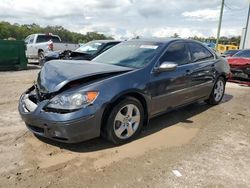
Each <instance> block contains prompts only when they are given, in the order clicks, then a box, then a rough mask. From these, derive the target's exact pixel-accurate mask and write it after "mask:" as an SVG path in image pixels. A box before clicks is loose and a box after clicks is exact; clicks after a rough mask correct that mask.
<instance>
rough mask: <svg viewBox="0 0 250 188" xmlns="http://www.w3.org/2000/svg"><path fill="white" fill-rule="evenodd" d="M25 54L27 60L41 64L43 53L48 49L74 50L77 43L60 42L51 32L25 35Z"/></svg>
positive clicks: (48, 50) (63, 51)
mask: <svg viewBox="0 0 250 188" xmlns="http://www.w3.org/2000/svg"><path fill="white" fill-rule="evenodd" d="M25 43H26V46H27V50H26V56H27V58H28V59H29V61H32V62H37V61H38V63H40V64H41V62H43V61H44V54H45V53H47V52H50V51H60V52H61V53H69V52H71V51H74V50H76V49H77V48H78V47H79V45H78V44H70V43H62V41H61V38H60V37H59V36H58V35H52V34H32V35H29V36H28V37H26V39H25Z"/></svg>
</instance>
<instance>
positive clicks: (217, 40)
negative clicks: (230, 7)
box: [216, 0, 225, 50]
mask: <svg viewBox="0 0 250 188" xmlns="http://www.w3.org/2000/svg"><path fill="white" fill-rule="evenodd" d="M224 2H225V0H222V1H221V8H220V20H219V25H218V30H217V39H216V50H218V44H219V39H220V29H221V22H222V15H223V10H224Z"/></svg>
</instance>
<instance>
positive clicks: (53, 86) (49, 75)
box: [37, 60, 133, 93]
mask: <svg viewBox="0 0 250 188" xmlns="http://www.w3.org/2000/svg"><path fill="white" fill-rule="evenodd" d="M130 70H133V69H132V68H127V67H121V66H116V65H108V64H103V63H95V62H93V61H73V60H55V61H50V62H47V63H45V65H44V66H43V68H42V69H41V71H40V73H39V75H38V78H37V85H38V88H39V90H40V92H42V93H53V92H57V91H59V90H60V89H61V88H62V87H63V86H65V85H66V84H67V83H69V82H71V81H74V80H78V79H82V78H87V77H90V76H98V75H100V76H101V75H103V74H106V73H117V72H121V73H122V72H127V71H130Z"/></svg>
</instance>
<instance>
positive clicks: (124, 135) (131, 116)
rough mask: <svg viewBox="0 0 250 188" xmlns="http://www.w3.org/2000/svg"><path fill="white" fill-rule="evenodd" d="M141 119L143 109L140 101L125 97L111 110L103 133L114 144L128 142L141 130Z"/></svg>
mask: <svg viewBox="0 0 250 188" xmlns="http://www.w3.org/2000/svg"><path fill="white" fill-rule="evenodd" d="M143 120H144V109H143V106H142V104H141V103H140V101H139V100H137V99H135V98H133V97H126V98H124V99H123V100H121V101H120V102H119V103H118V104H117V105H115V106H114V107H113V109H112V110H111V113H110V115H109V116H108V119H107V122H106V125H105V128H104V130H103V131H105V133H104V134H103V135H105V137H106V139H108V140H109V141H111V142H113V143H114V144H116V145H120V144H125V143H128V142H130V141H132V140H133V139H135V138H136V137H137V136H138V134H139V133H140V132H141V129H142V127H143Z"/></svg>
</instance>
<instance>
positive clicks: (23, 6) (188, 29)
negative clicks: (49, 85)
mask: <svg viewBox="0 0 250 188" xmlns="http://www.w3.org/2000/svg"><path fill="white" fill-rule="evenodd" d="M225 3H226V6H225V9H224V15H223V22H222V31H221V36H228V37H229V36H237V35H241V32H242V28H243V27H245V25H246V18H247V12H248V6H249V0H225ZM220 4H221V0H1V1H0V10H1V11H0V21H8V22H11V23H19V24H31V23H36V24H39V25H41V26H47V25H61V26H63V27H65V28H66V29H68V30H70V31H75V32H79V33H83V34H84V33H86V32H91V31H97V32H99V33H103V34H105V35H108V36H112V37H114V38H116V39H127V38H131V37H135V36H142V37H169V36H172V35H173V34H174V33H178V34H179V35H180V37H182V38H187V37H191V36H195V35H196V36H199V37H209V36H214V37H215V36H216V32H217V27H218V19H219V12H220Z"/></svg>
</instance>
